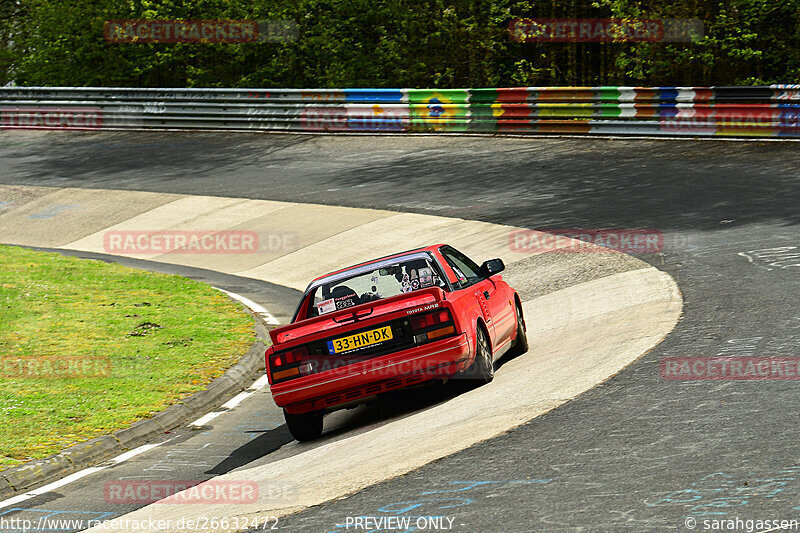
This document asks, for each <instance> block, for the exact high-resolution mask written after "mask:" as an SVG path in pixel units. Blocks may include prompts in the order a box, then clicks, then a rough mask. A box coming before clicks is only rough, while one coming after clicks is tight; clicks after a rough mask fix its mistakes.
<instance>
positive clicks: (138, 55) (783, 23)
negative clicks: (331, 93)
mask: <svg viewBox="0 0 800 533" xmlns="http://www.w3.org/2000/svg"><path fill="white" fill-rule="evenodd" d="M518 17H528V18H611V17H614V18H616V17H628V18H650V19H652V18H686V19H690V18H697V19H700V20H702V21H703V23H704V25H705V36H704V37H703V39H702V40H700V41H698V42H682V43H633V42H619V43H617V42H612V43H541V42H540V43H521V42H515V41H514V40H512V39H511V38H510V37H509V31H508V27H509V22H510V21H511V20H512V19H515V18H518ZM114 19H116V20H119V19H256V20H292V21H294V22H295V23H296V24H297V27H298V35H297V39H296V40H294V41H293V42H283V43H247V44H202V43H175V44H152V43H144V44H143V43H135V44H131V43H127V44H126V43H110V42H107V41H106V40H105V39H104V36H103V24H104V22H105V21H107V20H114ZM0 44H2V46H0V85H6V84H9V83H12V82H13V83H16V84H18V85H44V86H58V85H61V86H129V87H306V88H314V87H322V88H324V87H408V88H414V87H440V88H455V87H507V86H543V85H648V86H651V85H655V86H658V85H759V84H769V83H798V80H800V0H683V1H679V0H647V1H645V0H594V1H592V0H527V1H518V0H196V1H191V2H189V1H177V0H0Z"/></svg>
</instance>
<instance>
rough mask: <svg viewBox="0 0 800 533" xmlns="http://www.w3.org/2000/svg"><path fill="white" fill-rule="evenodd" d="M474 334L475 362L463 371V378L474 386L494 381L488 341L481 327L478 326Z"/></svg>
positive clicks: (490, 349)
mask: <svg viewBox="0 0 800 533" xmlns="http://www.w3.org/2000/svg"><path fill="white" fill-rule="evenodd" d="M475 334H476V336H477V338H476V340H475V345H476V353H475V360H474V361H473V362H472V364H471V365H470V366H469V368H467V369H466V370H465V371H464V377H465V378H466V379H468V380H469V381H471V382H473V383H474V384H475V385H485V384H487V383H489V382H491V381H492V380H493V379H494V362H493V361H492V348H491V346H489V339H488V337H487V336H486V332H485V331H484V330H483V328H482V327H480V326H478V327H477V328H476V332H475Z"/></svg>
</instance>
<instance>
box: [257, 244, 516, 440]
mask: <svg viewBox="0 0 800 533" xmlns="http://www.w3.org/2000/svg"><path fill="white" fill-rule="evenodd" d="M504 268H505V266H504V265H503V261H501V260H500V259H492V260H490V261H486V262H485V263H483V264H482V265H481V266H478V265H477V264H475V263H474V262H473V261H472V260H470V259H469V258H468V257H467V256H465V255H464V254H462V253H461V252H459V251H458V250H456V249H454V248H452V247H451V246H447V245H441V244H440V245H435V246H428V247H426V248H419V249H417V250H411V251H408V252H403V253H399V254H395V255H391V256H387V257H383V258H380V259H375V260H373V261H368V262H366V263H361V264H359V265H355V266H352V267H350V268H346V269H344V270H339V271H336V272H332V273H330V274H327V275H325V276H322V277H320V278H317V279H315V280H314V281H312V282H311V284H310V285H309V286H308V288H307V289H306V291H305V293H304V295H303V298H302V300H301V301H300V305H299V307H298V308H297V311H296V312H295V314H294V317H293V318H292V322H291V323H290V324H289V325H287V326H283V327H280V328H277V329H274V330H272V331H271V332H270V336H271V337H272V346H271V347H270V348H269V349H268V350H267V352H266V367H267V375H268V377H269V382H270V389H271V391H272V396H273V398H275V403H276V404H277V405H278V406H280V407H282V408H283V411H284V416H285V417H286V425H287V426H288V427H289V431H290V432H291V433H292V436H294V438H296V439H297V440H299V441H306V440H311V439H314V438H317V437H319V436H320V435H321V434H322V418H323V416H324V415H325V414H326V413H328V412H331V411H335V410H337V409H342V408H346V407H352V406H353V405H354V404H358V403H362V402H365V401H367V400H369V399H371V398H372V397H374V396H376V395H378V394H381V393H384V392H387V391H390V390H395V389H402V388H406V387H411V386H414V385H417V384H419V383H422V382H425V381H428V380H433V379H439V380H446V379H448V378H451V377H463V378H466V379H470V380H473V381H475V382H476V383H478V384H482V383H488V382H490V381H491V380H492V378H493V377H494V362H495V361H496V360H497V359H498V358H499V357H500V356H502V355H503V354H505V353H506V352H508V351H509V350H512V351H513V353H515V354H521V353H524V352H525V351H527V349H528V341H527V338H526V336H525V321H524V319H523V316H522V304H521V302H520V299H519V296H518V295H517V293H516V292H515V291H514V289H512V288H511V287H510V286H509V285H508V284H507V283H506V282H504V281H503V279H502V277H501V276H500V275H499V273H500V272H501V271H502V270H503V269H504Z"/></svg>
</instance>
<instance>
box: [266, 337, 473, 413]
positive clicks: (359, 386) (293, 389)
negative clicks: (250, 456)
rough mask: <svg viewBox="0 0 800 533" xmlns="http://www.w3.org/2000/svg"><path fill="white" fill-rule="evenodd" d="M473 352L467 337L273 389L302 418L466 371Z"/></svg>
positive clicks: (281, 403)
mask: <svg viewBox="0 0 800 533" xmlns="http://www.w3.org/2000/svg"><path fill="white" fill-rule="evenodd" d="M469 354H470V348H469V341H468V339H467V334H466V333H461V334H460V335H458V336H455V337H450V338H448V339H443V340H440V341H435V342H431V343H428V344H425V345H423V346H419V347H416V348H410V349H408V350H404V351H402V352H396V353H393V354H389V355H383V356H380V357H376V358H374V359H370V360H368V361H361V362H359V363H355V364H352V365H348V366H345V367H342V368H337V369H334V370H328V371H326V372H321V373H319V374H313V375H310V376H304V377H301V378H297V379H293V380H291V381H287V382H283V383H278V384H275V385H272V386H271V388H270V390H271V391H272V397H273V398H274V399H275V403H276V404H277V405H278V406H279V407H284V408H285V409H286V410H287V411H288V412H290V413H295V414H300V413H306V412H309V411H317V410H322V409H328V408H333V407H336V406H337V405H341V404H347V403H351V402H358V400H360V399H362V398H366V397H369V396H374V395H375V394H380V393H381V392H386V391H389V390H394V389H401V388H404V387H408V386H411V385H415V384H417V383H422V382H424V381H428V380H431V379H435V378H442V377H447V376H451V375H453V374H455V373H456V372H458V371H459V370H463V368H464V367H465V366H466V363H467V360H468V358H469Z"/></svg>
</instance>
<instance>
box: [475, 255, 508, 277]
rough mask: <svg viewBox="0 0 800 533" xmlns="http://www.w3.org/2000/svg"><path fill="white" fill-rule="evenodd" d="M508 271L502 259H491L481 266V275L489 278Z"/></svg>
mask: <svg viewBox="0 0 800 533" xmlns="http://www.w3.org/2000/svg"><path fill="white" fill-rule="evenodd" d="M505 269H506V265H505V264H504V263H503V260H502V259H489V260H488V261H484V263H483V264H482V265H481V274H483V276H484V277H486V278H488V277H490V276H494V275H495V274H497V273H498V272H502V271H503V270H505Z"/></svg>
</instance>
